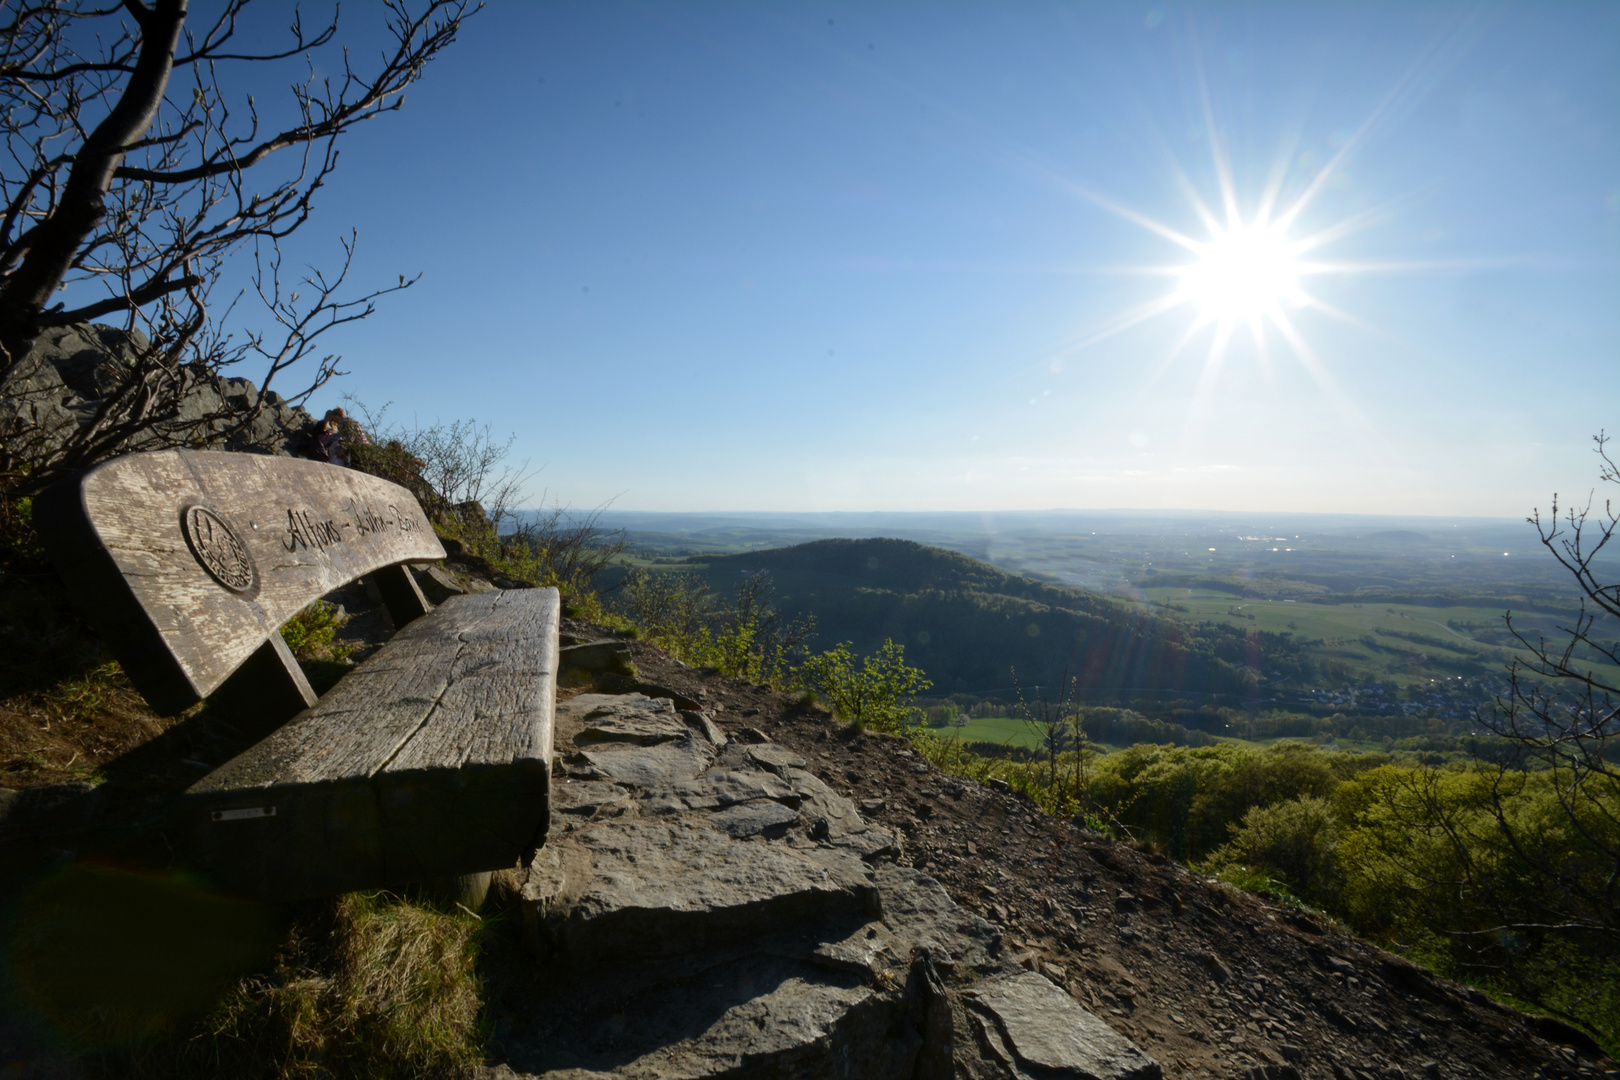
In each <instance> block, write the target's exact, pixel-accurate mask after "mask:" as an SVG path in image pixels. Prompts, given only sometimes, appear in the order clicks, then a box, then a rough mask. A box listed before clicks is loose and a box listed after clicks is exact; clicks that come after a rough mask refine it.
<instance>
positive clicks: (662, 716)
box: [574, 713, 693, 746]
mask: <svg viewBox="0 0 1620 1080" xmlns="http://www.w3.org/2000/svg"><path fill="white" fill-rule="evenodd" d="M692 735H693V732H692V729H691V728H689V727H687V726H686V722H685V721H684V720H682V719H681V718H680V717H679V716H672V715H670V714H667V713H605V714H604V715H600V716H593V717H588V718H587V719H586V720H585V727H584V729H583V730H582V731H580V733H579V734H578V735H575V736H574V743H575V744H576V745H578V746H589V745H591V744H593V743H605V742H622V743H632V744H635V745H638V746H656V745H657V744H659V743H665V742H672V741H674V740H675V739H690V738H691V737H692Z"/></svg>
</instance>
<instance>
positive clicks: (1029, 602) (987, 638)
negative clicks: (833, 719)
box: [692, 539, 1308, 704]
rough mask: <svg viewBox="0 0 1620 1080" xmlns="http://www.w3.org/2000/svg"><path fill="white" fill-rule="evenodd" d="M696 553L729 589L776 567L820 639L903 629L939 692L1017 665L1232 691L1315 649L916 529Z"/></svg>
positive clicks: (997, 681) (719, 585)
mask: <svg viewBox="0 0 1620 1080" xmlns="http://www.w3.org/2000/svg"><path fill="white" fill-rule="evenodd" d="M692 562H693V566H692V569H693V570H696V571H699V572H701V573H703V574H704V575H705V576H706V578H707V579H708V580H709V582H710V584H711V586H712V587H713V588H715V589H716V590H718V591H721V592H725V593H729V592H731V591H733V590H734V589H735V587H736V583H737V581H738V580H739V579H741V578H742V577H743V576H744V575H748V574H754V573H758V572H760V571H769V572H770V574H771V576H772V579H773V581H774V582H775V584H776V601H777V606H778V607H779V608H780V609H781V610H782V611H783V612H784V613H787V614H790V615H814V616H815V617H816V620H817V624H818V629H819V633H818V639H817V642H816V644H817V647H826V646H829V645H831V644H833V643H835V642H838V641H852V642H854V645H855V648H856V649H857V650H858V651H860V652H870V651H872V650H874V649H876V648H877V647H878V646H879V645H881V644H882V643H883V640H884V639H885V638H893V639H894V640H895V641H898V642H901V643H902V644H904V645H905V648H906V657H907V659H908V660H909V661H910V662H911V663H913V664H915V665H916V666H918V667H921V668H922V669H923V670H925V671H926V672H928V675H929V677H930V678H931V679H933V681H934V689H933V691H932V693H935V694H948V693H976V694H991V693H996V692H1005V691H1007V690H1009V689H1010V688H1011V687H1012V686H1013V684H1014V672H1015V671H1016V681H1017V683H1018V685H1020V686H1022V687H1023V688H1024V691H1025V693H1026V695H1030V696H1033V693H1034V688H1035V687H1036V686H1037V685H1039V686H1041V687H1045V688H1048V690H1051V689H1053V688H1055V687H1056V686H1057V685H1058V684H1059V683H1060V682H1061V681H1062V679H1063V676H1064V673H1065V672H1067V673H1068V675H1069V677H1070V678H1071V679H1072V678H1078V679H1079V680H1080V687H1081V689H1082V691H1083V692H1084V696H1085V698H1086V699H1087V700H1091V701H1110V700H1122V701H1123V700H1130V699H1132V698H1134V697H1137V696H1139V695H1142V694H1143V693H1144V692H1146V693H1149V694H1151V695H1153V696H1155V697H1159V698H1163V697H1173V696H1179V695H1185V696H1186V697H1187V698H1188V699H1189V701H1191V702H1193V703H1195V704H1197V703H1203V702H1206V701H1209V700H1211V699H1212V698H1218V699H1224V700H1228V701H1235V700H1242V699H1245V698H1252V697H1255V696H1257V695H1258V692H1259V685H1260V683H1261V681H1262V680H1264V679H1268V678H1271V677H1273V673H1281V674H1283V675H1288V676H1299V675H1301V674H1303V673H1304V668H1305V665H1306V664H1307V663H1308V661H1307V660H1306V658H1305V655H1304V653H1303V650H1301V649H1300V648H1299V646H1298V645H1297V644H1296V643H1295V642H1294V640H1293V639H1292V638H1291V637H1289V636H1288V635H1278V634H1269V633H1257V632H1254V631H1245V630H1243V629H1240V628H1236V627H1230V626H1218V625H1209V624H1206V625H1201V626H1190V625H1187V624H1184V623H1181V622H1177V621H1175V620H1172V619H1167V618H1163V617H1161V616H1157V615H1153V614H1150V613H1147V612H1145V611H1143V610H1141V609H1140V608H1134V607H1132V606H1130V605H1127V604H1123V603H1120V602H1118V601H1116V600H1113V599H1110V598H1108V597H1105V596H1102V595H1100V594H1097V593H1093V592H1088V591H1085V590H1082V589H1073V588H1067V587H1063V586H1058V585H1051V584H1048V583H1046V582H1042V581H1036V580H1032V579H1030V578H1024V577H1018V576H1016V575H1013V574H1009V573H1006V572H1005V571H1002V570H998V569H997V568H995V567H993V566H990V565H987V564H985V563H982V562H979V561H978V560H976V559H971V558H969V557H968V556H966V555H962V554H960V553H958V552H954V551H947V550H945V549H943V548H936V547H927V546H924V545H922V544H918V543H914V542H912V541H909V540H890V539H870V540H818V541H815V542H812V543H808V544H798V545H796V546H794V547H787V548H775V549H771V550H767V551H758V552H750V553H747V554H743V555H726V556H708V557H704V558H703V559H701V560H698V559H694V560H692Z"/></svg>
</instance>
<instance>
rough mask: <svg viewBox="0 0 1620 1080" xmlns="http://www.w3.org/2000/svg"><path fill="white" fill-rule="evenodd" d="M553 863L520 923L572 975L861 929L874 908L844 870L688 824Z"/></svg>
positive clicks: (580, 841) (632, 833) (586, 837)
mask: <svg viewBox="0 0 1620 1080" xmlns="http://www.w3.org/2000/svg"><path fill="white" fill-rule="evenodd" d="M771 805H779V804H771ZM784 809H785V808H784ZM788 812H789V813H792V811H788ZM556 854H557V855H558V856H560V863H559V864H557V865H553V864H551V863H550V862H548V861H545V860H541V859H536V860H535V861H534V862H533V863H532V864H531V865H530V868H529V875H528V879H527V881H526V882H525V885H524V891H523V896H524V899H525V901H526V904H525V916H524V917H525V919H526V920H528V921H530V922H531V923H532V925H533V928H534V933H535V939H536V940H537V941H538V942H539V943H540V944H541V945H542V946H543V947H549V948H550V949H552V950H555V952H556V954H557V955H558V956H560V957H561V958H563V959H565V960H566V961H568V962H571V963H574V964H580V963H595V962H599V961H602V960H604V959H609V958H620V959H628V958H637V957H650V956H661V955H670V954H673V953H683V952H697V951H701V950H703V949H705V948H711V947H713V946H715V945H717V944H724V943H726V942H728V941H731V940H734V939H735V938H737V937H738V936H746V935H751V934H760V933H765V932H769V931H773V930H776V929H779V928H781V927H783V926H788V925H793V924H795V923H799V922H810V923H818V924H840V923H846V924H854V923H860V922H864V921H866V919H867V918H869V917H870V915H871V914H873V913H875V909H876V907H877V903H878V901H877V892H876V889H875V887H874V886H873V884H872V881H871V879H870V878H869V877H867V876H865V875H863V874H861V873H860V872H859V871H852V868H851V867H850V866H849V864H848V862H844V863H838V862H834V861H832V860H825V861H823V860H817V859H814V858H811V857H808V856H807V855H806V854H804V853H802V852H801V851H799V850H796V849H794V848H791V847H787V846H783V845H774V844H759V843H750V842H739V841H737V840H735V839H733V838H732V836H730V835H728V833H727V832H725V831H724V830H723V829H722V828H705V827H703V826H702V825H701V824H698V823H693V822H688V821H679V820H677V821H673V822H668V823H666V822H662V821H659V822H650V821H638V820H628V821H625V822H623V823H622V824H621V823H608V824H604V825H598V826H595V827H593V828H590V829H587V830H585V831H583V832H579V833H576V834H575V835H574V836H573V837H571V838H570V840H569V841H568V842H567V843H566V844H559V845H556ZM857 865H859V864H857ZM862 869H864V867H862ZM559 877H560V879H561V880H559Z"/></svg>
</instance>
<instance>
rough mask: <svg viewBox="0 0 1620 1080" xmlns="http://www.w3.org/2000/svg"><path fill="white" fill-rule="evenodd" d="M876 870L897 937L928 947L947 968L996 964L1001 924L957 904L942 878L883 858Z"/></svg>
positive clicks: (885, 910)
mask: <svg viewBox="0 0 1620 1080" xmlns="http://www.w3.org/2000/svg"><path fill="white" fill-rule="evenodd" d="M872 873H873V880H874V882H875V883H876V884H877V888H878V895H879V896H881V897H882V903H883V924H884V925H885V926H887V927H888V928H889V930H890V931H891V932H893V933H894V935H895V936H896V937H898V938H900V939H902V940H905V941H907V942H910V943H911V945H912V946H913V947H915V948H916V949H918V950H919V951H926V952H927V953H928V954H929V955H930V956H932V957H933V959H934V963H935V964H937V965H939V966H940V967H942V968H947V969H953V968H955V967H956V966H958V965H966V966H968V967H973V968H984V967H986V966H987V965H988V964H989V963H990V960H989V956H990V945H991V943H992V942H993V941H994V940H995V936H996V930H995V928H994V927H992V926H991V925H990V924H989V923H988V922H986V921H984V920H983V919H981V918H980V917H979V916H977V915H974V914H973V913H972V912H968V911H963V910H962V909H961V908H959V907H957V906H956V903H955V901H953V900H952V899H951V897H950V894H949V893H947V892H946V891H945V887H944V886H943V885H941V884H940V883H939V882H938V881H937V880H935V879H934V878H932V877H930V876H929V875H927V874H925V873H923V872H922V871H921V870H916V869H913V868H912V867H909V866H896V865H895V864H893V863H879V864H877V865H875V866H874V867H873V870H872Z"/></svg>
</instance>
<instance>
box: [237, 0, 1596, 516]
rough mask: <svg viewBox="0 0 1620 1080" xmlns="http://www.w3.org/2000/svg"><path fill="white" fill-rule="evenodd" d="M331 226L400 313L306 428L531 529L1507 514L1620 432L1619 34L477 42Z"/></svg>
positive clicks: (317, 243) (347, 178)
mask: <svg viewBox="0 0 1620 1080" xmlns="http://www.w3.org/2000/svg"><path fill="white" fill-rule="evenodd" d="M344 18H345V20H346V23H347V24H348V27H349V29H348V30H347V36H348V38H349V40H351V41H358V42H359V44H360V46H361V50H362V51H361V52H360V55H361V56H364V52H363V50H364V48H365V46H366V43H367V42H368V41H370V40H371V39H370V38H368V36H367V34H368V31H367V27H366V23H367V20H368V19H370V18H371V14H370V13H369V12H367V11H364V10H362V8H360V7H355V8H348V9H345V12H344ZM1223 176H1224V177H1225V178H1226V180H1225V182H1224V184H1223ZM1268 191H1269V192H1270V193H1271V197H1270V206H1271V208H1272V209H1271V216H1270V218H1269V219H1268V220H1269V221H1270V222H1271V223H1272V224H1273V226H1274V231H1273V232H1272V233H1268V234H1264V235H1266V236H1269V237H1270V239H1269V240H1264V241H1263V243H1262V241H1258V240H1256V239H1255V237H1257V236H1261V233H1259V232H1258V231H1257V230H1256V229H1255V227H1254V222H1255V217H1256V214H1257V212H1258V211H1259V209H1260V208H1261V206H1262V203H1263V202H1264V201H1265V200H1266V196H1267V192H1268ZM1227 192H1230V195H1231V197H1232V205H1233V206H1234V207H1235V213H1236V218H1235V219H1234V218H1232V217H1231V216H1230V215H1229V213H1228V210H1227V208H1226V205H1225V200H1226V193H1227ZM1200 206H1202V207H1204V208H1205V209H1206V210H1207V211H1209V213H1210V215H1211V216H1210V219H1209V220H1207V221H1206V220H1205V218H1204V216H1203V215H1201V214H1200V211H1199V208H1200ZM1285 215H1289V216H1287V217H1286V220H1285V221H1283V223H1282V224H1281V225H1278V224H1277V222H1279V221H1282V220H1283V219H1284V217H1285ZM1234 220H1235V223H1234ZM1211 221H1212V222H1213V229H1214V230H1215V231H1212V225H1211ZM350 225H353V226H355V227H357V228H358V229H359V232H360V244H361V247H360V255H359V258H358V260H357V263H356V267H355V280H356V281H357V282H361V283H373V282H374V283H384V282H388V281H392V280H394V279H395V277H396V275H397V274H398V273H402V272H403V273H415V272H417V271H421V272H422V273H423V275H424V276H423V279H422V282H421V283H420V284H419V285H418V286H416V287H415V288H414V289H413V290H411V291H410V292H409V293H407V294H405V295H404V296H402V297H397V298H394V299H393V300H391V301H389V302H386V303H385V304H384V306H383V307H382V308H381V310H380V311H379V312H378V314H377V315H376V316H375V317H373V318H372V319H371V320H369V321H367V322H366V323H364V324H360V325H358V326H356V327H353V328H350V329H347V330H345V331H344V332H343V334H342V336H341V337H335V338H334V339H333V340H334V343H335V344H336V345H337V346H338V348H339V349H340V351H341V352H342V353H343V354H344V356H345V358H346V364H345V366H346V368H347V369H348V370H349V371H350V372H351V374H350V375H349V376H348V377H347V378H345V379H343V380H342V381H341V382H340V383H338V384H334V386H333V387H332V388H329V390H327V391H323V393H322V395H321V396H320V397H318V398H317V401H316V404H317V405H320V406H325V405H327V404H332V403H336V401H337V400H338V395H339V393H341V392H348V393H352V394H354V395H356V396H357V397H359V398H360V399H362V400H363V401H365V402H367V403H369V404H371V405H373V406H376V405H379V404H381V403H383V402H389V401H391V402H393V406H392V411H391V414H390V416H391V418H393V419H400V420H409V419H411V418H413V417H414V418H415V419H417V420H419V421H421V422H424V423H425V422H430V421H432V420H435V419H443V420H451V419H456V418H461V417H475V418H477V419H478V420H479V421H487V422H489V423H490V424H492V425H493V427H494V429H495V430H496V431H498V432H515V433H516V435H517V443H516V447H515V453H516V454H517V456H519V457H523V458H528V459H530V460H531V462H532V463H533V464H534V465H537V466H538V465H543V466H544V469H543V471H541V472H540V473H539V474H538V476H537V478H536V481H535V492H534V494H535V496H536V497H539V495H540V492H541V490H542V489H544V490H545V491H546V493H547V494H546V498H547V499H548V500H551V499H555V500H560V501H561V502H563V503H565V504H571V505H574V506H579V507H589V506H595V505H598V504H600V503H603V502H605V501H608V500H614V505H615V507H617V508H619V509H626V510H688V511H703V510H807V511H809V510H814V511H825V510H925V509H926V510H1010V509H1043V508H1054V507H1073V508H1103V507H1121V508H1189V509H1210V510H1257V511H1298V512H1347V513H1357V512H1365V513H1390V514H1459V515H1486V516H1508V517H1511V516H1519V515H1522V514H1524V513H1526V512H1527V511H1528V510H1529V509H1530V508H1531V507H1532V506H1537V505H1539V506H1543V507H1545V505H1546V502H1547V497H1548V495H1549V494H1550V493H1551V492H1553V491H1560V492H1564V493H1566V494H1567V493H1570V492H1575V491H1579V492H1580V493H1582V494H1583V495H1584V493H1585V492H1586V491H1587V490H1588V489H1590V488H1591V487H1592V486H1593V482H1594V480H1595V475H1596V469H1595V467H1594V460H1593V459H1592V457H1591V454H1590V452H1589V451H1590V445H1591V443H1590V437H1591V435H1592V434H1594V433H1595V432H1596V431H1598V430H1599V429H1600V428H1603V427H1608V428H1609V429H1610V430H1615V429H1620V407H1617V406H1620V302H1617V301H1620V6H1617V5H1614V4H1611V3H1590V4H1575V3H1571V4H1557V3H1535V4H1521V5H1450V4H1440V3H1431V4H1421V5H1410V4H1375V3H1356V4H1344V5H1334V4H1325V3H1309V4H1306V3H1298V4H1281V3H1254V4H1238V3H1222V4H1193V5H1173V4H1137V3H1089V4H1041V3H1020V4H991V3H967V2H960V0H958V2H953V3H947V4H941V3H926V4H925V3H915V4H912V3H899V2H886V3H882V4H871V3H865V4H841V3H831V4H828V3H815V4H811V3H703V2H695V0H694V2H683V3H656V4H629V3H613V2H593V3H568V4H541V3H503V2H495V3H491V4H490V5H489V6H488V7H487V8H486V9H485V10H484V11H483V12H482V13H480V14H479V15H477V16H476V17H475V18H473V19H471V20H469V22H468V23H467V26H466V28H465V31H464V33H463V36H462V39H461V41H460V42H459V43H458V44H457V45H456V46H455V47H454V48H453V49H452V50H451V51H450V52H449V53H447V54H445V55H444V56H443V57H442V58H441V59H440V60H438V61H437V62H435V63H434V64H433V66H432V67H431V68H430V69H429V71H428V73H427V76H426V78H425V79H424V80H423V82H422V83H421V84H420V85H419V86H417V87H415V88H413V90H412V91H411V92H410V94H409V95H408V97H407V101H406V105H405V108H404V110H403V111H402V112H400V113H398V114H395V115H392V116H388V117H385V118H382V119H380V120H379V121H377V122H376V123H373V124H368V125H365V126H364V129H363V130H362V131H360V132H359V133H357V134H356V135H354V136H353V137H351V138H350V139H349V140H348V142H347V144H346V146H345V149H344V159H343V165H342V169H341V171H340V174H339V175H338V177H337V178H336V179H335V181H334V182H333V183H332V184H330V185H329V187H328V188H327V190H326V191H325V192H323V195H322V199H321V202H320V204H319V211H318V214H317V217H316V218H315V220H314V221H313V222H312V223H311V224H310V226H309V227H308V228H307V229H306V230H305V232H304V233H302V234H300V237H299V241H298V247H297V249H296V252H295V254H296V255H298V256H299V257H307V258H310V259H312V260H316V261H322V260H324V261H330V255H331V252H332V251H334V250H335V249H336V243H335V239H336V237H337V236H338V235H339V233H341V232H344V231H346V230H347V228H348V227H349V226H350ZM1221 230H1226V231H1229V232H1232V233H1234V234H1235V235H1236V236H1238V237H1239V238H1240V241H1241V243H1239V241H1229V242H1228V245H1227V246H1223V245H1222V244H1215V245H1213V247H1212V246H1211V245H1210V244H1209V241H1210V240H1211V238H1212V237H1213V236H1215V235H1216V233H1217V232H1218V231H1221ZM1170 234H1173V235H1170ZM1177 237H1179V238H1180V239H1179V240H1178V239H1177ZM1244 237H1247V238H1248V239H1246V240H1244V239H1242V238H1244ZM1307 239H1310V240H1311V246H1310V247H1309V248H1308V249H1303V248H1301V246H1300V245H1301V244H1302V242H1304V241H1306V240H1307ZM1230 243H1239V248H1238V256H1237V263H1235V264H1234V263H1232V262H1231V261H1230V260H1231V258H1232V256H1231V254H1230V253H1231V251H1232V250H1233V249H1232V248H1231V247H1230ZM1256 243H1262V247H1261V248H1256V247H1254V245H1255V244H1256ZM1264 244H1270V245H1271V246H1270V247H1264V246H1263V245H1264ZM1244 245H1247V246H1244ZM1255 251H1260V252H1261V254H1259V255H1256V254H1254V252H1255ZM1273 251H1280V252H1283V254H1280V255H1275V254H1266V253H1267V252H1273ZM1211 252H1213V254H1212V253H1211ZM1223 252H1225V253H1226V254H1224V255H1223V254H1222V253H1223ZM1209 259H1213V260H1214V262H1213V264H1211V263H1209V262H1207V261H1206V260H1209ZM1222 259H1226V260H1227V261H1224V262H1223V261H1221V260H1222ZM1256 259H1259V260H1260V262H1261V263H1262V264H1263V265H1261V268H1260V270H1259V271H1255V270H1254V269H1253V267H1254V266H1255V265H1257V264H1256V263H1255V260H1256ZM1268 260H1269V261H1268ZM1234 265H1236V266H1238V267H1239V269H1238V270H1232V269H1231V268H1232V266H1234ZM1199 266H1204V267H1206V269H1204V270H1200V271H1188V270H1187V269H1186V268H1189V267H1199ZM1211 266H1212V267H1213V268H1209V267H1211ZM1178 267H1179V268H1182V269H1181V270H1179V271H1178V270H1177V269H1175V268H1178ZM1244 268H1248V269H1244ZM1229 273H1238V274H1240V275H1248V276H1246V277H1244V278H1243V280H1244V281H1245V282H1251V281H1252V280H1253V279H1254V275H1255V274H1256V273H1258V275H1259V278H1258V281H1259V284H1248V285H1245V286H1244V288H1243V289H1240V290H1239V293H1238V294H1237V299H1236V301H1234V299H1233V295H1232V294H1231V293H1230V291H1226V292H1223V291H1221V290H1222V289H1224V288H1225V287H1224V286H1221V285H1219V281H1222V280H1224V278H1222V275H1223V274H1229ZM1279 275H1280V277H1279ZM1211 280H1214V281H1216V282H1217V286H1216V291H1215V294H1213V299H1212V298H1211V297H1212V294H1211V293H1210V292H1209V290H1208V289H1207V288H1206V289H1202V290H1201V288H1200V286H1199V284H1198V283H1199V282H1204V281H1211ZM1178 290H1181V291H1182V294H1190V295H1194V296H1195V297H1197V299H1195V300H1193V301H1189V302H1183V303H1173V302H1172V301H1173V298H1174V296H1175V295H1177V294H1178ZM1167 297H1168V298H1172V299H1171V300H1167V299H1166V298H1167ZM1155 305H1156V306H1157V307H1159V308H1164V309H1165V310H1162V311H1161V312H1160V313H1158V314H1156V315H1154V316H1152V317H1149V318H1143V319H1141V320H1140V321H1134V322H1133V321H1132V317H1133V313H1134V314H1135V315H1140V314H1142V312H1143V311H1144V310H1145V309H1150V308H1153V307H1154V306H1155ZM1250 314H1253V315H1254V316H1255V318H1257V319H1258V320H1259V323H1260V325H1261V327H1262V329H1261V332H1260V333H1259V335H1258V337H1257V335H1256V334H1255V333H1254V332H1253V331H1251V329H1250V328H1249V325H1248V316H1249V315H1250ZM1223 321H1230V322H1231V323H1232V325H1231V327H1230V331H1231V332H1230V333H1223V329H1222V327H1223ZM1195 323H1199V324H1200V325H1196V326H1195V325H1194V324H1195ZM1127 324H1128V325H1127ZM244 373H245V374H251V373H250V372H244Z"/></svg>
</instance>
